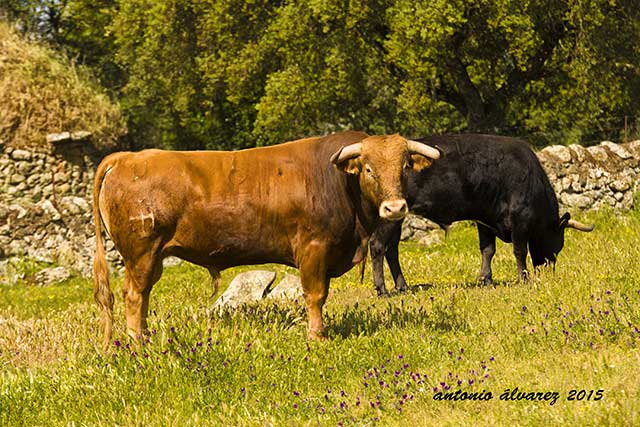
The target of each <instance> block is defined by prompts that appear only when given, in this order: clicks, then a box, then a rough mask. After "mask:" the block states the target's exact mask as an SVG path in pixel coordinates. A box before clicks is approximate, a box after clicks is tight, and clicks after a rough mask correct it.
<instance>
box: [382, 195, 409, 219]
mask: <svg viewBox="0 0 640 427" xmlns="http://www.w3.org/2000/svg"><path fill="white" fill-rule="evenodd" d="M407 212H409V207H408V206H407V201H406V200H405V199H396V200H385V201H384V202H382V203H381V204H380V211H379V213H380V218H382V219H386V220H388V221H397V220H400V219H402V218H404V217H405V216H406V215H407Z"/></svg>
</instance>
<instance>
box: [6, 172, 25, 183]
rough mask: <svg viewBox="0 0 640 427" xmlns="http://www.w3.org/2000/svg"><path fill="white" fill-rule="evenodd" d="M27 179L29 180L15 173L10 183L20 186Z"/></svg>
mask: <svg viewBox="0 0 640 427" xmlns="http://www.w3.org/2000/svg"><path fill="white" fill-rule="evenodd" d="M25 179H27V178H26V177H25V176H24V175H22V174H19V173H14V174H13V175H11V179H10V180H9V182H10V183H11V184H19V183H21V182H22V181H24V180H25Z"/></svg>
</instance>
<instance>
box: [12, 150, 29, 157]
mask: <svg viewBox="0 0 640 427" xmlns="http://www.w3.org/2000/svg"><path fill="white" fill-rule="evenodd" d="M11 158H12V159H13V160H29V159H30V158H31V152H30V151H27V150H18V149H16V150H13V151H12V152H11Z"/></svg>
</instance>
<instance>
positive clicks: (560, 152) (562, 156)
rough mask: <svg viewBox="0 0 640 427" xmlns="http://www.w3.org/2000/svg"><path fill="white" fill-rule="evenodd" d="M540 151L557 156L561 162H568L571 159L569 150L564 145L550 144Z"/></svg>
mask: <svg viewBox="0 0 640 427" xmlns="http://www.w3.org/2000/svg"><path fill="white" fill-rule="evenodd" d="M542 151H543V152H546V153H549V154H551V155H552V156H554V157H557V158H558V159H559V160H560V161H561V162H564V163H569V162H570V161H571V151H569V149H568V148H567V147H565V146H564V145H552V146H550V147H547V148H545V149H544V150H542Z"/></svg>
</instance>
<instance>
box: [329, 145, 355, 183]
mask: <svg viewBox="0 0 640 427" xmlns="http://www.w3.org/2000/svg"><path fill="white" fill-rule="evenodd" d="M361 152H362V144H360V143H357V144H351V145H347V146H346V147H342V148H341V149H339V150H338V151H336V152H335V153H334V154H333V156H331V159H330V161H331V163H333V164H334V165H335V167H336V168H338V169H339V170H341V171H342V172H345V173H348V174H351V175H357V174H359V173H360V171H361V170H362V163H360V153H361Z"/></svg>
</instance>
